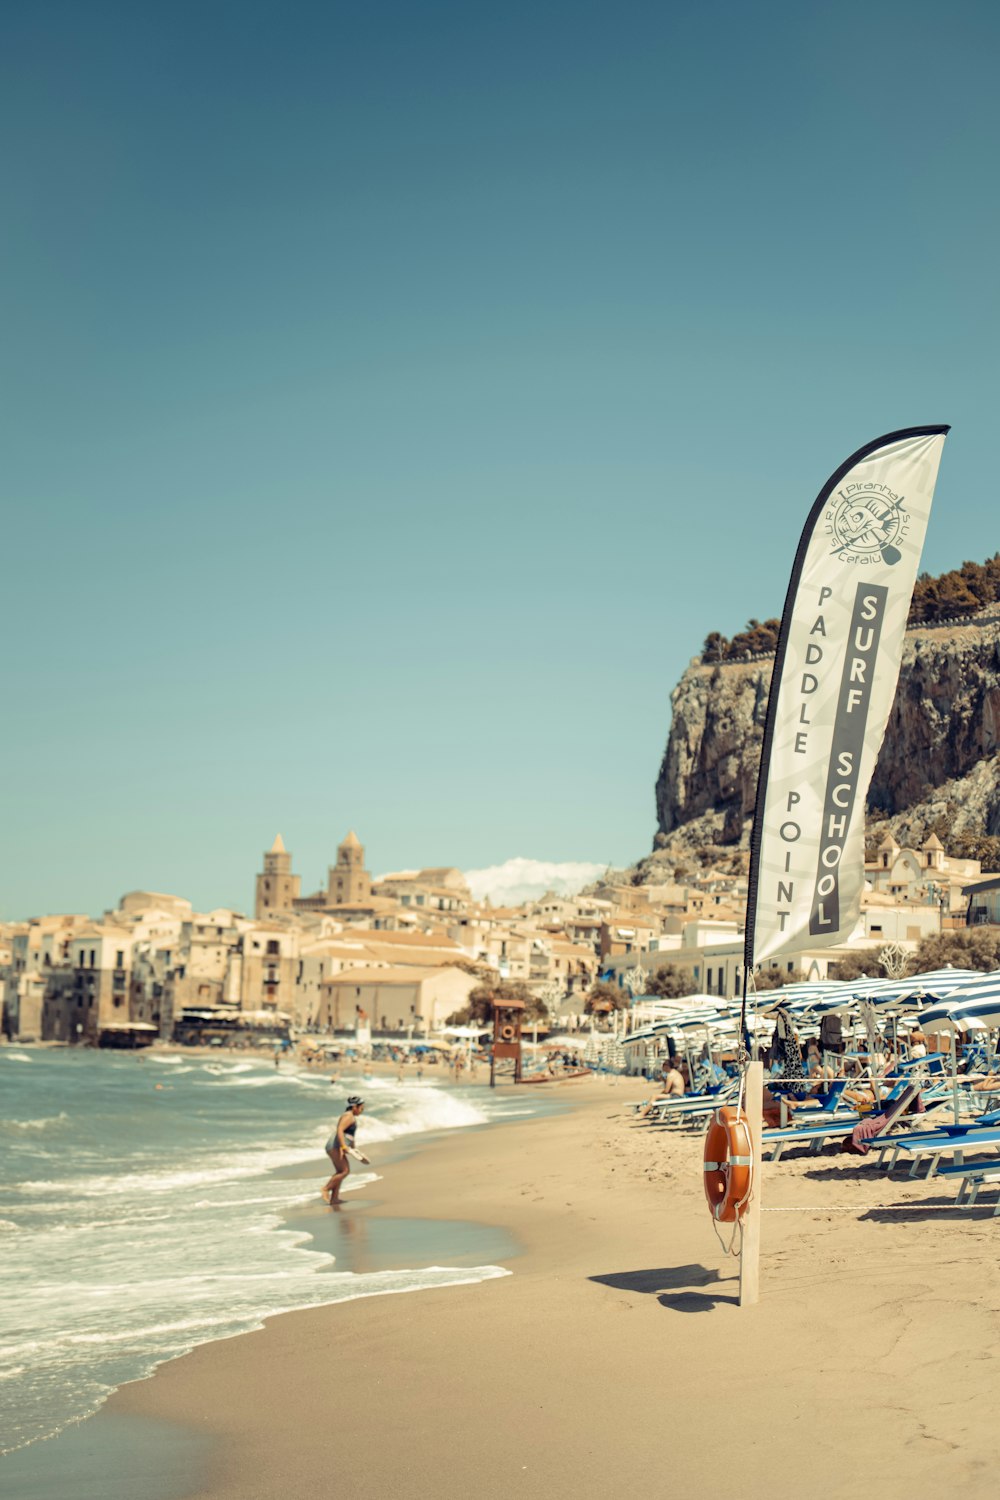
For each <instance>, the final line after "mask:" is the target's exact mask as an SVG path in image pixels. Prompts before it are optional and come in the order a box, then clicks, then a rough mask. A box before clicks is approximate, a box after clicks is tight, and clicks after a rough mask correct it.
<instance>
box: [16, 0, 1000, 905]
mask: <svg viewBox="0 0 1000 1500" xmlns="http://www.w3.org/2000/svg"><path fill="white" fill-rule="evenodd" d="M998 44H1000V10H998V8H997V7H996V6H995V5H993V4H991V3H962V0H958V3H954V4H952V5H950V6H949V7H947V8H946V9H945V10H942V9H941V7H940V6H939V5H936V4H934V5H931V4H928V3H924V0H907V3H905V4H904V3H902V0H895V3H879V0H865V3H863V4H861V3H855V0H840V3H838V4H837V5H836V6H809V5H802V4H801V3H800V0H794V3H791V0H790V3H784V0H780V3H777V0H776V3H770V4H768V3H758V4H753V5H748V4H746V3H745V0H744V3H738V4H733V3H727V0H723V3H718V4H715V5H712V6H706V5H704V4H700V3H690V4H673V5H672V4H669V3H666V0H658V3H656V4H653V3H638V0H617V3H616V4H614V5H613V6H612V5H610V4H603V5H600V4H588V3H586V0H575V3H574V4H572V5H570V4H565V3H560V0H553V3H551V4H549V5H546V6H539V5H537V4H530V5H529V4H525V3H522V0H507V3H506V4H504V5H503V6H483V5H480V6H469V5H468V4H465V3H463V4H458V3H451V0H448V3H444V0H425V3H423V4H421V5H414V4H412V0H407V3H401V0H378V3H371V4H363V5H359V4H356V3H355V4H351V5H347V4H342V3H340V0H322V3H319V0H316V3H313V0H309V3H303V0H281V3H280V4H279V3H276V0H274V3H255V0H239V3H228V0H210V3H208V4H205V3H204V0H199V3H197V4H193V3H187V0H170V3H169V4H168V3H165V0H164V3H160V4H155V3H152V4H148V5H142V6H136V5H134V4H133V3H132V0H124V3H108V0H88V3H87V4H86V5H80V4H79V3H78V0H68V3H57V0H38V3H36V4H33V5H30V6H7V7H4V8H3V10H2V13H0V131H2V132H3V138H4V139H3V145H4V149H3V150H2V152H0V191H2V195H3V204H4V214H3V220H4V223H3V230H2V238H0V256H2V275H0V304H2V305H0V318H2V328H3V336H2V338H0V379H2V382H3V389H2V392H0V396H2V400H0V410H2V414H3V415H2V418H0V420H2V422H3V428H4V439H3V453H4V461H3V464H2V465H0V476H2V477H0V485H2V494H3V502H4V503H3V516H4V520H3V531H2V539H3V543H4V552H5V562H6V566H5V568H4V587H3V589H2V590H0V596H2V598H0V609H2V611H3V622H2V628H3V639H4V643H5V652H4V685H5V695H4V696H5V707H6V714H5V726H4V733H3V735H2V739H0V744H2V751H0V757H2V762H0V773H2V774H0V838H2V848H3V857H2V860H0V918H3V919H7V920H10V919H20V918H24V917H26V916H28V915H30V914H35V913H41V912H47V911H91V912H98V911H100V910H102V909H103V908H105V907H107V906H111V905H113V904H114V903H115V901H116V900H117V899H118V897H119V896H120V895H121V893H122V892H124V891H126V890H129V889H134V888H144V889H155V890H163V891H171V892H176V893H178V894H183V895H186V896H188V897H189V898H190V899H192V900H193V901H194V902H195V904H196V906H198V907H201V908H209V907H212V906H217V905H232V906H236V907H237V908H239V909H243V910H245V909H247V907H248V906H250V905H251V903H252V897H253V874H254V872H255V870H257V869H258V868H260V864H261V852H262V851H263V850H264V849H266V848H268V847H269V846H270V844H271V841H272V839H273V837H274V835H275V833H277V832H279V831H280V832H281V833H282V835H283V837H284V840H285V843H286V845H287V846H288V848H289V849H291V850H292V851H293V855H294V865H295V869H296V870H297V871H298V872H299V873H301V875H302V877H303V887H304V889H313V888H315V887H316V886H318V885H319V884H320V882H321V880H323V879H324V878H325V869H326V865H327V864H328V863H329V862H330V861H332V860H333V858H334V857H335V851H336V845H337V843H338V842H339V840H340V839H341V838H342V837H343V836H344V834H345V833H346V831H347V830H348V828H352V827H353V828H355V829H356V830H357V832H358V834H359V836H360V837H361V839H362V841H363V842H364V844H365V845H366V847H367V855H368V864H369V868H371V869H372V870H373V871H375V872H378V871H384V870H389V869H400V868H412V867H419V866H422V865H445V864H448V865H451V864H454V865H458V866H461V867H463V868H476V869H479V870H481V869H484V868H487V867H490V866H491V865H494V864H500V863H503V862H505V861H507V860H509V859H511V858H528V859H537V860H541V861H546V862H557V863H558V862H564V861H568V862H581V861H582V862H596V863H605V862H612V863H616V864H624V863H627V862H629V861H631V860H634V859H636V858H639V857H641V856H642V855H643V854H645V853H646V852H648V850H649V848H650V847H651V842H652V838H653V834H654V832H655V828H656V819H655V808H654V797H653V787H654V783H655V780H656V775H657V770H658V767H659V762H660V758H661V756H662V753H663V748H664V745H665V742H666V738H667V733H668V731H669V726H670V694H671V690H672V688H673V687H674V685H675V683H676V681H677V679H678V677H679V675H680V673H681V672H682V670H683V669H684V667H685V666H686V665H687V663H688V661H689V659H690V658H691V657H692V656H693V655H694V654H695V653H696V652H697V651H698V650H699V649H700V646H701V643H702V641H703V640H704V637H705V636H706V634H707V633H708V632H709V631H710V630H716V629H717V630H721V631H722V632H723V633H725V634H733V633H735V631H737V630H738V629H740V628H741V627H742V626H743V625H744V623H745V622H746V620H747V619H748V618H749V617H750V616H751V615H753V616H758V617H760V618H764V617H765V616H768V615H774V614H778V613H780V608H781V603H782V600H783V597H784V592H785V586H786V582H787V577H788V572H789V569H790V566H791V562H792V558H793V555H794V552H795V546H796V541H797V538H798V534H799V531H800V530H801V526H802V523H803V521H804V519H805V516H806V514H807V512H808V509H809V507H810V505H811V503H812V501H813V499H814V498H815V495H816V493H817V492H818V490H819V489H820V488H821V486H822V484H823V483H824V481H825V480H826V478H827V477H828V475H829V474H830V473H831V472H832V470H833V469H834V468H836V467H837V465H838V464H839V463H840V462H841V460H842V459H843V458H845V457H846V456H847V455H848V454H849V453H851V452H853V451H854V450H855V449H856V448H858V447H859V446H860V445H861V444H862V443H864V442H866V441H867V440H869V439H871V438H873V437H876V436H877V435H879V434H880V433H884V432H889V431H891V430H893V429H895V428H898V427H905V426H912V425H918V424H922V423H929V422H950V423H952V424H953V431H952V434H951V436H950V437H949V439H948V442H947V444H946V448H945V455H944V460H943V464H942V469H941V477H940V480H939V484H938V490H937V498H936V501H935V512H934V514H933V515H932V518H931V525H930V530H929V534H928V540H927V545H926V548H925V552H924V565H925V567H926V568H928V569H929V570H930V571H932V572H934V571H940V570H942V569H944V568H948V567H953V566H956V565H958V564H960V563H961V562H962V561H963V560H964V559H965V558H975V559H979V560H981V559H982V558H984V557H986V556H989V555H991V554H992V553H994V552H996V551H997V550H998V549H1000V519H998V517H1000V510H998V507H997V496H996V490H997V483H996V469H997V465H996V455H995V450H994V448H993V447H992V444H993V442H994V441H995V432H996V426H997V367H998V340H997V333H998V286H1000V278H998V276H997V272H996V255H997V251H996V246H997V243H998V240H1000V235H998V227H1000V226H998V216H1000V208H998V201H1000V200H998V195H997V193H996V161H997V155H998V144H1000V139H998V137H1000V129H998V127H1000V92H998V90H997V89H996V86H995V75H996V68H997V62H998V50H1000V49H998Z"/></svg>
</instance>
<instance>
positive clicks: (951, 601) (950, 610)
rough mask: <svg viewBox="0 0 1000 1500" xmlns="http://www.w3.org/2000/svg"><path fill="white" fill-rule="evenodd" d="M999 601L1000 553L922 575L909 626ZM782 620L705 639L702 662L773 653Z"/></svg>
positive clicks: (754, 622) (714, 633)
mask: <svg viewBox="0 0 1000 1500" xmlns="http://www.w3.org/2000/svg"><path fill="white" fill-rule="evenodd" d="M998 600H1000V552H997V553H995V554H994V556H993V557H990V558H987V560H986V562H984V563H974V562H964V563H963V564H962V566H961V567H960V568H952V569H951V570H950V571H949V572H947V573H940V574H938V576H937V577H936V578H934V577H932V576H931V574H930V573H921V575H920V577H919V578H918V579H917V582H916V585H915V586H914V589H913V600H912V602H911V604H910V616H909V622H908V623H909V624H910V625H924V624H933V623H934V622H935V621H937V620H956V619H961V618H962V617H963V616H964V615H972V614H975V613H976V611H977V610H980V609H985V608H987V606H989V605H991V604H996V603H997V601H998ZM780 629H781V621H780V620H773V619H772V620H764V621H760V620H748V622H747V625H746V629H745V630H741V631H739V632H738V634H736V635H734V636H733V638H732V640H729V639H727V637H726V636H724V635H722V634H721V633H720V632H719V631H718V630H713V631H711V633H710V634H709V635H707V636H706V637H705V643H704V645H703V646H702V648H701V659H702V661H703V662H704V663H705V664H706V665H712V664H714V663H716V662H720V661H744V660H746V658H747V657H748V656H758V655H760V654H762V653H767V652H769V651H774V650H775V648H776V646H777V644H778V632H779V630H780Z"/></svg>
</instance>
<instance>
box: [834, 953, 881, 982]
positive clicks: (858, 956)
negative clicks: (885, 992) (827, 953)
mask: <svg viewBox="0 0 1000 1500" xmlns="http://www.w3.org/2000/svg"><path fill="white" fill-rule="evenodd" d="M830 978H831V979H884V978H885V970H884V969H883V968H882V965H881V963H880V961H879V956H878V954H877V953H875V952H874V951H873V950H872V949H859V950H858V952H857V953H845V955H844V957H843V958H838V959H837V962H836V963H835V964H831V965H830Z"/></svg>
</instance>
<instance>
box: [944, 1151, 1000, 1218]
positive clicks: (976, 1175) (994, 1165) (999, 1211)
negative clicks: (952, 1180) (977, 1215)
mask: <svg viewBox="0 0 1000 1500" xmlns="http://www.w3.org/2000/svg"><path fill="white" fill-rule="evenodd" d="M938 1176H939V1177H956V1178H957V1179H958V1193H957V1195H956V1197H955V1202H956V1203H957V1204H958V1206H959V1208H974V1207H975V1205H976V1199H977V1198H978V1196H979V1189H980V1188H981V1187H986V1186H988V1185H990V1184H992V1183H994V1182H1000V1161H996V1160H993V1161H974V1162H964V1163H963V1162H953V1163H952V1165H951V1166H948V1167H942V1168H941V1169H940V1171H939V1172H938ZM998 1215H1000V1198H998V1199H997V1202H996V1206H995V1208H994V1210H993V1217H994V1218H996V1217H997V1216H998Z"/></svg>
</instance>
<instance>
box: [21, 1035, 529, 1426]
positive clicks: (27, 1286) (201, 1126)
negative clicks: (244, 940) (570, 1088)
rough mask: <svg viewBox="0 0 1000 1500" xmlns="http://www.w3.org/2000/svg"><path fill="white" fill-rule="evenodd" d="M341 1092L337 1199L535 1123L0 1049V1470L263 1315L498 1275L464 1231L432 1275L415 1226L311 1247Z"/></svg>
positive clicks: (413, 1097)
mask: <svg viewBox="0 0 1000 1500" xmlns="http://www.w3.org/2000/svg"><path fill="white" fill-rule="evenodd" d="M351 1092H364V1094H365V1097H366V1099H367V1101H368V1108H367V1110H366V1113H365V1115H364V1116H363V1117H362V1121H361V1124H360V1126H359V1133H358V1139H359V1144H360V1145H361V1146H362V1147H363V1148H364V1149H365V1150H366V1151H367V1152H368V1154H370V1155H371V1156H372V1157H373V1167H372V1168H370V1169H368V1168H361V1169H357V1167H356V1168H355V1172H354V1173H353V1174H352V1178H351V1186H352V1188H353V1190H355V1191H356V1190H357V1188H358V1187H359V1186H363V1185H364V1184H365V1183H370V1182H371V1181H372V1180H373V1179H374V1178H375V1177H376V1175H377V1173H378V1167H379V1164H380V1160H381V1161H382V1162H383V1163H384V1162H385V1161H386V1160H387V1159H389V1158H390V1157H391V1155H392V1154H393V1153H394V1152H398V1150H399V1147H400V1146H401V1145H403V1144H404V1143H405V1142H407V1141H409V1142H412V1143H413V1144H418V1143H419V1140H420V1138H421V1137H422V1136H426V1135H427V1134H428V1133H431V1132H437V1131H440V1130H446V1129H462V1128H469V1127H473V1126H478V1125H484V1124H488V1123H490V1122H491V1121H492V1120H500V1119H504V1118H514V1117H516V1116H518V1115H525V1114H530V1113H535V1112H538V1110H539V1108H540V1107H543V1106H541V1105H540V1104H539V1102H538V1101H537V1100H535V1099H533V1098H532V1099H529V1098H527V1097H525V1096H516V1097H510V1096H497V1095H491V1094H490V1093H489V1091H488V1090H483V1089H473V1088H465V1089H463V1088H460V1087H459V1088H456V1087H449V1086H446V1085H445V1084H444V1083H436V1082H433V1081H430V1080H428V1081H425V1082H423V1083H417V1082H412V1083H411V1082H406V1083H403V1084H400V1083H396V1082H395V1081H391V1080H388V1079H381V1078H380V1079H370V1078H369V1079H362V1077H361V1075H360V1074H353V1075H345V1076H343V1077H342V1078H341V1079H340V1081H339V1083H338V1084H337V1085H336V1086H333V1087H332V1086H331V1084H330V1081H329V1078H328V1077H326V1076H325V1075H322V1074H318V1073H311V1072H309V1071H307V1070H305V1069H300V1068H297V1067H296V1066H295V1065H294V1064H291V1063H283V1064H282V1067H281V1069H280V1070H277V1071H276V1070H275V1068H274V1065H273V1063H272V1062H270V1061H266V1060H259V1059H256V1058H254V1059H247V1058H242V1057H240V1055H239V1054H228V1055H222V1056H220V1057H219V1058H218V1059H217V1060H216V1059H211V1060H205V1059H204V1058H202V1057H195V1056H191V1057H187V1056H184V1055H183V1054H182V1055H176V1054H173V1055H171V1054H159V1053H156V1052H150V1053H143V1054H114V1053H100V1052H92V1051H83V1050H79V1051H78V1050H75V1049H73V1050H71V1049H59V1050H47V1049H27V1048H23V1049H20V1048H16V1047H8V1048H3V1049H0V1146H2V1151H0V1254H2V1260H3V1266H4V1276H3V1278H2V1284H0V1411H2V1413H3V1416H2V1419H0V1421H2V1426H0V1452H9V1451H10V1450H12V1449H15V1448H18V1447H21V1446H23V1445H25V1444H29V1443H32V1442H35V1441H37V1440H38V1439H41V1438H46V1437H50V1436H52V1435H53V1434H55V1433H57V1432H59V1431H61V1430H62V1429H63V1428H64V1427H66V1425H67V1424H68V1423H71V1422H74V1421H77V1420H79V1419H80V1418H81V1417H84V1416H86V1415H87V1414H88V1413H90V1412H92V1411H95V1410H96V1409H97V1408H98V1407H99V1406H100V1405H101V1403H102V1402H103V1401H104V1399H105V1398H106V1397H107V1395H108V1394H109V1393H110V1392H111V1391H112V1390H113V1389H114V1388H115V1387H116V1386H118V1385H121V1384H122V1383H123V1382H125V1381H128V1380H134V1379H138V1378H140V1377H141V1376H143V1375H146V1374H149V1373H150V1372H151V1371H152V1370H153V1369H154V1368H155V1366H156V1365H157V1364H158V1363H160V1362H161V1361H163V1360H164V1359H170V1358H173V1357H174V1356H176V1355H178V1354H181V1353H183V1352H185V1351H186V1350H187V1349H190V1348H193V1347H194V1346H195V1345H196V1344H199V1343H204V1342H206V1341H207V1340H210V1339H215V1338H225V1337H229V1336H230V1335H232V1334H234V1333H239V1332H241V1331H244V1330H246V1329H250V1328H253V1327H257V1326H259V1324H260V1322H261V1321H262V1319H263V1318H265V1317H267V1316H269V1315H271V1314H274V1313H277V1312H281V1311H287V1310H290V1309H293V1308H301V1307H309V1306H316V1305H319V1304H321V1303H328V1302H336V1301H341V1300H345V1299H347V1298H355V1297H361V1296H370V1295H373V1294H378V1293H386V1292H405V1291H407V1290H411V1289H418V1288H421V1287H428V1286H438V1285H448V1284H452V1283H457V1282H463V1281H474V1280H482V1279H485V1278H487V1277H490V1276H497V1275H503V1274H505V1273H504V1272H503V1270H502V1269H501V1268H500V1267H499V1266H497V1265H496V1264H494V1263H492V1261H491V1260H489V1259H487V1258H486V1257H488V1256H489V1255H490V1254H492V1255H493V1256H496V1255H497V1253H498V1252H497V1244H498V1240H497V1237H496V1236H491V1235H490V1233H489V1232H486V1231H482V1230H479V1229H477V1228H476V1226H471V1225H470V1226H467V1232H466V1233H464V1234H463V1233H461V1232H460V1230H458V1229H455V1230H453V1231H452V1232H451V1238H450V1242H449V1243H448V1249H449V1251H450V1250H453V1251H454V1255H453V1257H452V1258H451V1259H450V1260H449V1261H448V1262H446V1263H436V1264H429V1263H428V1261H429V1260H430V1258H431V1256H432V1255H433V1252H434V1249H435V1248H440V1247H441V1244H442V1241H441V1240H440V1238H437V1237H435V1235H434V1233H433V1232H432V1231H431V1230H430V1229H429V1226H428V1225H427V1224H426V1223H421V1222H407V1221H389V1220H386V1221H381V1220H374V1219H369V1220H367V1221H364V1219H363V1216H362V1217H360V1218H359V1216H358V1214H357V1213H352V1211H351V1209H352V1207H353V1205H350V1206H349V1207H348V1209H346V1210H345V1211H344V1212H343V1213H342V1214H341V1215H336V1214H332V1213H330V1212H329V1211H323V1214H322V1217H321V1219H320V1226H321V1232H320V1233H319V1234H318V1235H317V1236H316V1237H314V1236H313V1235H312V1233H311V1232H310V1228H309V1227H307V1226H308V1225H309V1224H310V1222H312V1223H315V1214H314V1213H313V1212H311V1211H310V1210H311V1209H314V1208H315V1205H316V1202H317V1194H318V1190H319V1187H320V1185H321V1184H322V1182H323V1181H324V1180H325V1178H326V1176H327V1174H328V1167H327V1161H326V1157H325V1156H324V1154H323V1143H324V1141H325V1140H326V1137H327V1135H328V1134H329V1130H330V1124H331V1121H332V1120H333V1119H334V1118H336V1115H337V1114H338V1113H339V1112H340V1110H341V1109H342V1108H343V1103H344V1098H345V1097H346V1095H347V1094H348V1093H351ZM358 1207H360V1205H358ZM338 1220H340V1221H342V1223H340V1224H338V1223H337V1221H338ZM328 1221H329V1222H328ZM348 1229H350V1233H348V1232H347V1231H348ZM501 1243H502V1242H501ZM477 1253H478V1254H481V1255H482V1256H483V1257H484V1258H483V1260H482V1263H477V1262H476V1256H477ZM500 1253H503V1252H502V1249H501V1252H500Z"/></svg>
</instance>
